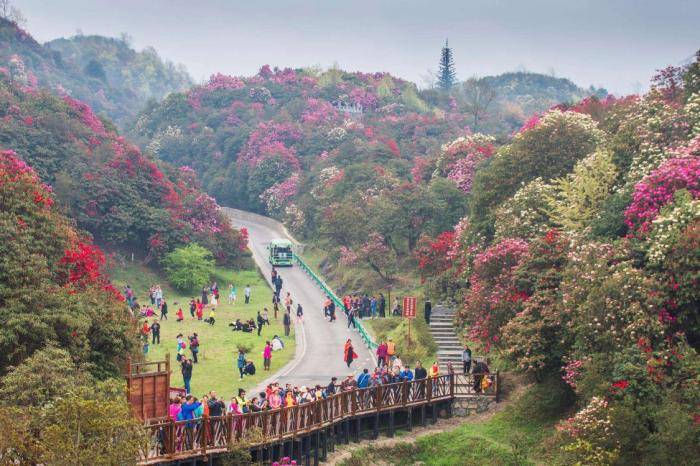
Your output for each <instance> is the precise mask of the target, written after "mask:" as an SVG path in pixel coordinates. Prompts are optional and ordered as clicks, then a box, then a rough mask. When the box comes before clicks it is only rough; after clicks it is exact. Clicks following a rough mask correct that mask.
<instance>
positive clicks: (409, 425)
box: [406, 408, 413, 432]
mask: <svg viewBox="0 0 700 466" xmlns="http://www.w3.org/2000/svg"><path fill="white" fill-rule="evenodd" d="M406 429H407V430H408V431H409V432H410V431H411V430H413V409H411V408H408V409H407V410H406Z"/></svg>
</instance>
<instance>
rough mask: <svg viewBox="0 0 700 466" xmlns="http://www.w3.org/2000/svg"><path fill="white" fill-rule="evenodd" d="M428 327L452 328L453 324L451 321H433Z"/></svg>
mask: <svg viewBox="0 0 700 466" xmlns="http://www.w3.org/2000/svg"><path fill="white" fill-rule="evenodd" d="M430 328H431V330H432V329H435V330H437V329H439V328H449V329H452V330H454V328H455V326H454V325H453V324H452V322H435V323H432V324H430Z"/></svg>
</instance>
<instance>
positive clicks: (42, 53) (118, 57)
mask: <svg viewBox="0 0 700 466" xmlns="http://www.w3.org/2000/svg"><path fill="white" fill-rule="evenodd" d="M0 68H2V69H3V70H4V71H5V72H6V73H7V74H9V75H10V76H11V78H12V80H13V81H15V82H17V83H19V84H22V85H24V86H27V87H30V88H35V87H37V86H38V87H46V88H50V89H52V90H54V91H56V92H58V93H62V94H68V95H70V96H72V97H75V98H77V99H79V100H81V101H83V102H86V103H87V104H89V105H90V106H91V107H92V108H93V109H94V110H95V112H96V113H98V114H104V115H106V116H108V117H110V118H111V119H113V120H114V121H115V122H117V123H118V124H120V125H121V124H123V123H125V122H126V121H127V120H129V119H131V118H133V116H134V115H136V113H138V112H139V111H140V110H141V109H142V108H143V107H144V106H145V104H146V102H147V101H148V100H149V99H162V98H163V97H165V96H166V95H167V94H169V93H170V92H174V91H181V90H184V89H187V88H188V87H189V86H190V85H191V84H192V80H191V78H190V76H189V75H188V74H187V72H186V71H185V70H184V69H183V68H182V67H181V66H175V65H173V64H172V63H170V62H167V61H165V62H164V61H163V60H162V59H161V58H160V57H159V56H158V54H157V53H156V52H155V50H153V49H152V48H147V49H145V50H143V51H141V52H136V51H135V50H133V49H132V48H131V47H130V46H129V44H128V42H126V41H124V40H121V39H111V38H106V37H100V36H75V37H72V38H70V39H58V40H54V41H51V42H49V43H47V44H45V45H42V44H40V43H38V42H37V41H36V40H34V38H33V37H32V36H31V35H30V34H29V33H27V32H26V31H24V30H22V29H21V28H19V27H18V26H17V25H16V24H15V23H13V22H11V21H8V20H6V19H2V18H0Z"/></svg>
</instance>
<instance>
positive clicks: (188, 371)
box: [180, 359, 192, 394]
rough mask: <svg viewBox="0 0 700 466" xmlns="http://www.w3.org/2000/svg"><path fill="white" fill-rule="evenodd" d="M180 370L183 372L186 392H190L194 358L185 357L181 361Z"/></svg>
mask: <svg viewBox="0 0 700 466" xmlns="http://www.w3.org/2000/svg"><path fill="white" fill-rule="evenodd" d="M180 364H181V366H180V371H181V372H182V380H183V382H184V384H185V393H187V394H189V393H190V391H191V390H190V380H192V360H191V359H184V360H183V361H182V362H181V363H180Z"/></svg>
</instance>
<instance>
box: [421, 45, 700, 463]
mask: <svg viewBox="0 0 700 466" xmlns="http://www.w3.org/2000/svg"><path fill="white" fill-rule="evenodd" d="M699 142H700V52H699V53H698V56H697V59H696V61H695V62H694V63H692V64H690V65H688V66H686V67H683V68H669V69H666V70H662V72H660V73H659V75H658V76H657V77H656V78H655V79H654V81H653V83H652V87H651V90H650V92H649V93H647V94H646V95H643V96H631V97H627V98H619V99H618V98H612V97H610V98H607V99H604V100H598V99H588V100H585V101H582V102H579V103H578V104H576V105H562V106H557V108H555V109H552V110H551V111H550V112H547V113H545V114H543V115H537V116H536V117H533V118H532V119H531V120H529V121H528V122H527V123H526V124H525V125H524V127H523V128H522V130H521V131H520V132H519V133H518V134H517V135H515V136H514V137H513V138H512V140H511V141H510V142H509V143H507V144H505V145H503V146H501V147H498V148H497V149H495V150H494V151H491V150H489V151H483V150H482V151H476V152H475V151H474V150H469V149H467V150H465V151H462V153H463V154H464V155H459V156H458V160H457V161H454V160H453V159H452V158H451V157H452V156H451V153H452V152H453V151H452V150H451V147H453V146H454V145H458V146H462V145H464V142H463V141H461V140H457V141H455V142H454V143H452V144H447V145H446V146H445V147H444V148H443V151H442V153H441V155H440V156H439V157H438V159H437V162H436V164H435V166H436V170H434V171H432V174H430V173H431V170H430V167H431V165H430V164H429V163H428V162H427V161H426V162H423V163H422V164H421V165H416V168H417V169H416V173H415V174H416V175H417V176H416V178H417V179H424V180H426V179H431V180H432V181H431V182H433V183H434V182H435V175H436V174H437V175H443V176H446V177H447V179H448V180H451V181H453V182H454V183H455V184H456V185H457V187H459V188H460V189H464V188H467V187H468V191H469V200H468V215H466V216H465V217H464V218H463V219H462V220H461V221H460V222H459V223H458V224H457V225H456V226H455V227H454V228H452V229H449V230H445V231H443V232H440V233H439V234H436V235H433V236H424V237H423V238H422V239H421V240H420V243H419V244H420V246H419V248H418V249H417V251H416V259H417V260H418V267H419V269H420V270H421V272H422V277H423V279H424V280H425V281H426V284H427V285H428V287H429V290H430V292H431V293H434V294H441V295H443V296H445V295H447V296H449V297H451V298H454V299H457V300H461V301H462V303H463V304H462V306H461V309H460V310H459V312H458V319H459V322H460V323H461V324H462V325H463V332H464V333H463V335H464V338H465V340H466V341H470V342H471V343H472V344H474V345H475V346H478V347H479V349H480V350H481V351H484V352H492V354H495V355H497V356H498V357H499V361H500V362H501V364H502V365H503V367H502V368H504V369H510V370H513V371H516V372H521V373H523V374H526V375H528V376H529V377H531V378H532V380H534V381H537V382H542V381H547V380H557V381H559V384H563V385H564V387H565V388H566V390H568V391H569V393H570V394H571V395H572V397H574V399H575V404H574V406H573V408H575V409H576V410H577V412H576V413H575V414H574V415H572V416H571V417H569V418H568V419H566V420H563V421H562V422H561V423H560V424H559V426H558V429H557V433H556V435H555V438H554V439H552V443H550V444H548V447H547V448H548V450H549V451H550V452H553V453H552V454H553V455H554V456H555V457H556V460H557V461H556V462H557V463H558V462H561V463H562V464H653V463H659V464H679V463H682V462H683V461H684V460H685V459H687V458H694V457H697V453H698V451H697V436H698V433H699V432H700V412H698V404H697V400H698V399H700V387H699V386H698V384H697V380H698V377H699V373H698V367H699V365H698V364H699V362H700V361H699V359H698V355H697V350H698V348H700V321H699V320H698V316H699V315H700V292H699V290H700V236H699V235H698V233H699V231H700V184H699V182H700V145H699ZM475 155H477V157H479V158H481V159H482V161H481V162H478V163H477V164H476V167H475V169H472V168H471V167H472V166H473V163H472V160H473V159H474V157H475ZM460 160H462V161H463V162H460ZM467 168H469V169H468V170H467ZM554 445H558V446H559V447H560V448H557V449H552V446H554Z"/></svg>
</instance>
